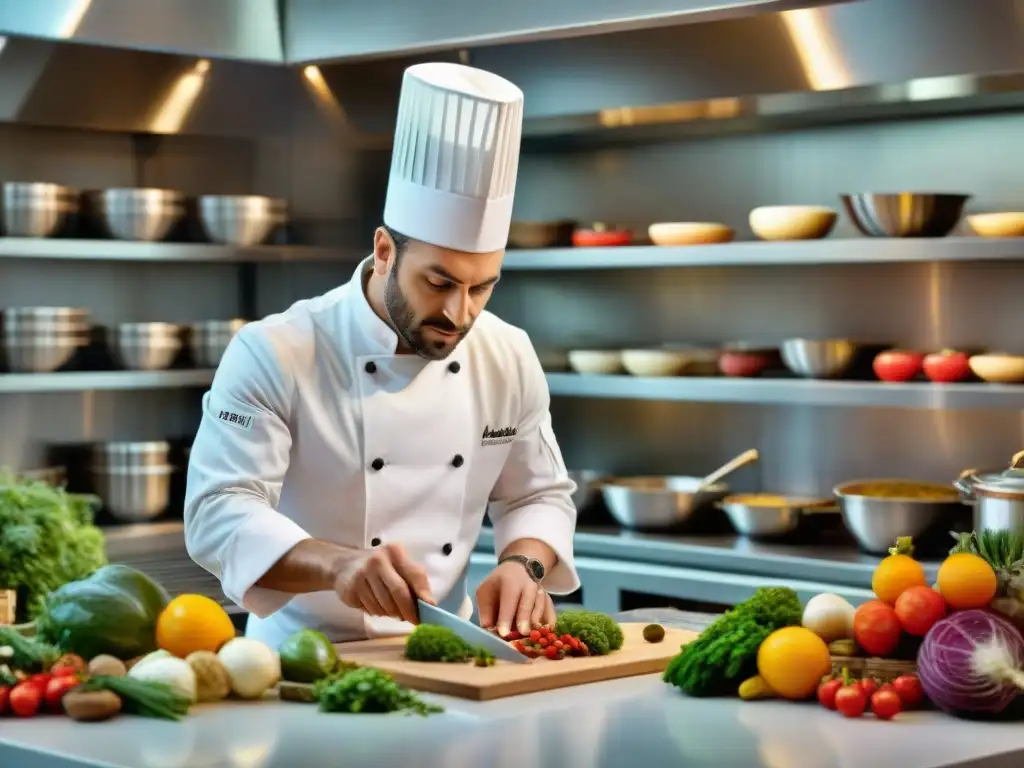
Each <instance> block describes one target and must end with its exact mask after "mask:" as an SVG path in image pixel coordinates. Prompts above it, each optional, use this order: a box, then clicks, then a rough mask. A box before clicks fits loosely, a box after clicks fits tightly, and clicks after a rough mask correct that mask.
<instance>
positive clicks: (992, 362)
mask: <svg viewBox="0 0 1024 768" xmlns="http://www.w3.org/2000/svg"><path fill="white" fill-rule="evenodd" d="M967 364H968V365H969V366H970V367H971V371H972V372H973V373H974V375H975V376H977V377H978V378H979V379H982V380H983V381H987V382H989V383H990V384H1019V383H1020V382H1022V381H1024V355H1007V354H1003V353H1000V352H989V353H987V354H983V355H971V357H970V358H969V359H968V361H967Z"/></svg>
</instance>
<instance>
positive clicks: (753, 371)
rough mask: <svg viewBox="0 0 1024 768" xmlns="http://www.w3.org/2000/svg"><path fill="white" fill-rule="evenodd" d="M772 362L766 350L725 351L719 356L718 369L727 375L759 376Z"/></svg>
mask: <svg viewBox="0 0 1024 768" xmlns="http://www.w3.org/2000/svg"><path fill="white" fill-rule="evenodd" d="M771 363H772V359H771V357H770V356H769V355H768V354H767V353H764V352H741V351H734V352H723V353H722V356H721V357H719V358H718V370H720V371H721V372H722V373H723V374H724V375H726V376H740V377H749V376H757V375H758V374H759V373H761V371H763V370H764V369H765V368H767V367H768V366H769V365H771Z"/></svg>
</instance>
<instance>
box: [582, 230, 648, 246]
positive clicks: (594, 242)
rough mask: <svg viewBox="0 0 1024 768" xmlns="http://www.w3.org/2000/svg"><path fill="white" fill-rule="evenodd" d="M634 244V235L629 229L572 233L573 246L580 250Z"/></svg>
mask: <svg viewBox="0 0 1024 768" xmlns="http://www.w3.org/2000/svg"><path fill="white" fill-rule="evenodd" d="M632 242H633V233H632V232H631V231H630V230H628V229H605V230H597V229H577V230H576V231H575V232H573V233H572V244H573V245H575V246H576V247H578V248H606V247H608V246H612V245H629V244H630V243H632Z"/></svg>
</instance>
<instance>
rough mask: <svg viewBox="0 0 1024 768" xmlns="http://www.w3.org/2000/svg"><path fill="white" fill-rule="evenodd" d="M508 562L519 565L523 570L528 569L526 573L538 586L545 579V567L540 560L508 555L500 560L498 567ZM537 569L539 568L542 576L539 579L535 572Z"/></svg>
mask: <svg viewBox="0 0 1024 768" xmlns="http://www.w3.org/2000/svg"><path fill="white" fill-rule="evenodd" d="M507 562H514V563H519V564H520V565H522V566H523V568H525V569H526V573H527V574H529V576H530V578H531V579H533V580H534V581H535V582H537V583H538V584H539V583H540V581H541V579H542V578H543V577H544V576H543V574H544V565H543V564H542V563H541V562H540V561H539V560H535V559H533V558H532V557H526V555H506V556H505V557H502V558H500V559H499V560H498V565H501V564H502V563H507ZM538 567H539V568H538ZM535 568H538V570H539V571H540V573H541V576H540V577H539V578H538V576H537V574H536V573H535V570H534V569H535Z"/></svg>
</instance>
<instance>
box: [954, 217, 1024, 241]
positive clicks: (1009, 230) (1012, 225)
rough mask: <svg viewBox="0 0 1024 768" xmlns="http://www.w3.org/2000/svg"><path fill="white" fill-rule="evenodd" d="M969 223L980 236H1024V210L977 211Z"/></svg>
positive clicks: (968, 219) (968, 220) (968, 218)
mask: <svg viewBox="0 0 1024 768" xmlns="http://www.w3.org/2000/svg"><path fill="white" fill-rule="evenodd" d="M967 223H968V225H970V227H971V229H973V230H974V231H975V233H976V234H977V235H978V236H979V237H1024V212H1020V211H1006V212H1004V213H975V214H971V215H970V216H968V217H967Z"/></svg>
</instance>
